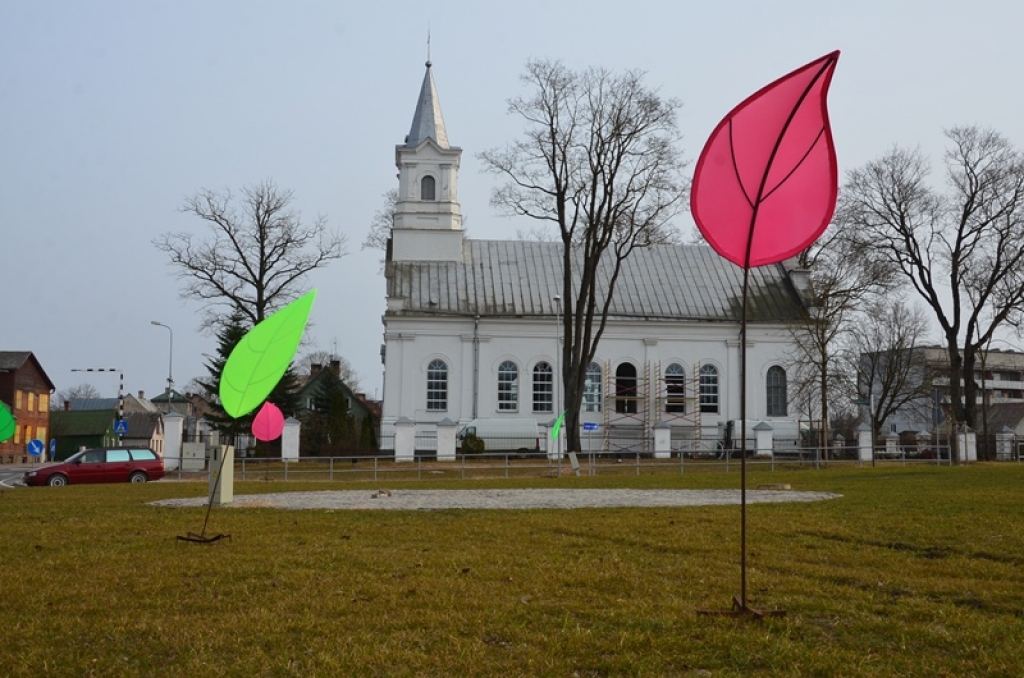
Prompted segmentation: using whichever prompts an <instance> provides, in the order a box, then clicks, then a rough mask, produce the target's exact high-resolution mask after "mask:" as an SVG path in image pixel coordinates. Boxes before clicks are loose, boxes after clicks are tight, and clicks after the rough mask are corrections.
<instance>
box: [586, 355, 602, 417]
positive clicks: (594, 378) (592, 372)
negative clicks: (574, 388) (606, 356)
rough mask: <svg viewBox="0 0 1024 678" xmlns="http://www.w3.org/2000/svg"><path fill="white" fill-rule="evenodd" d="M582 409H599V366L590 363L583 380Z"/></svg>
mask: <svg viewBox="0 0 1024 678" xmlns="http://www.w3.org/2000/svg"><path fill="white" fill-rule="evenodd" d="M583 411H584V412H600V411H601V366H600V365H598V364H597V363H590V365H589V366H588V367H587V376H586V377H585V378H584V381H583Z"/></svg>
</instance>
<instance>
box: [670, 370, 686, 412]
mask: <svg viewBox="0 0 1024 678" xmlns="http://www.w3.org/2000/svg"><path fill="white" fill-rule="evenodd" d="M665 389H666V391H667V396H668V397H667V398H665V411H666V412H671V413H676V414H685V413H686V371H685V370H683V366H682V365H680V364H679V363H672V364H671V365H669V366H668V367H666V368H665Z"/></svg>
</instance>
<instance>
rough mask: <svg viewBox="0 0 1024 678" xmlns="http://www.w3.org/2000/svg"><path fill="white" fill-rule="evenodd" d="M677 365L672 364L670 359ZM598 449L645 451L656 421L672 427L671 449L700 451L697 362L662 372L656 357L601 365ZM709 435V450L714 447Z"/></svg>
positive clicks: (702, 446) (703, 443)
mask: <svg viewBox="0 0 1024 678" xmlns="http://www.w3.org/2000/svg"><path fill="white" fill-rule="evenodd" d="M672 365H678V363H671V364H670V365H669V367H671V366H672ZM602 382H603V383H602V396H603V397H602V399H601V400H602V402H601V412H602V420H603V422H602V423H603V427H602V428H603V435H602V444H601V449H602V451H605V452H609V453H612V454H619V453H629V454H633V453H636V452H643V451H648V450H649V449H650V441H652V440H653V437H654V426H655V425H656V424H658V423H659V422H664V423H667V424H668V425H669V426H671V427H672V451H673V452H678V453H680V454H686V455H687V456H692V455H694V454H698V453H701V452H703V451H705V448H706V447H707V441H706V440H704V436H703V429H702V424H701V408H700V363H697V364H695V365H694V366H693V370H692V371H691V372H690V373H689V374H687V373H686V371H685V369H683V368H681V367H680V369H678V370H676V369H673V370H672V371H671V373H670V374H666V373H665V371H664V370H663V369H662V365H661V363H660V362H657V361H656V362H647V363H644V364H643V365H641V366H640V368H639V369H637V367H636V366H635V365H634V364H633V363H629V362H622V363H619V364H618V366H616V367H613V365H612V364H611V362H610V361H606V362H605V363H604V365H603V370H602ZM714 442H715V441H714V440H713V441H711V447H710V448H709V451H713V450H714Z"/></svg>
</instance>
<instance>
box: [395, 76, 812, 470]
mask: <svg viewBox="0 0 1024 678" xmlns="http://www.w3.org/2000/svg"><path fill="white" fill-rule="evenodd" d="M461 155H462V149H460V148H458V147H456V146H453V145H451V143H450V142H449V139H448V134H447V130H446V128H445V125H444V120H443V117H442V114H441V107H440V103H439V99H438V95H437V89H436V86H435V82H434V78H433V73H432V70H431V64H430V63H429V62H428V63H427V70H426V74H425V76H424V79H423V83H422V86H421V90H420V95H419V100H418V102H417V106H416V110H415V112H414V115H413V122H412V127H411V129H410V131H409V134H408V135H407V136H406V138H405V141H404V143H402V144H400V145H398V146H397V147H396V149H395V163H396V165H397V167H398V172H399V174H398V181H399V185H398V201H397V202H396V205H395V214H394V221H393V227H392V231H391V238H390V241H389V243H388V248H387V253H386V258H385V278H386V283H387V305H386V310H385V313H384V317H383V323H384V343H383V346H382V349H381V350H382V358H383V362H384V397H383V408H382V415H381V439H382V444H381V447H382V449H390V448H389V441H393V436H394V431H395V425H396V423H397V422H402V423H403V424H407V423H409V422H412V423H413V424H414V425H415V427H416V434H417V440H419V439H421V438H423V439H426V438H428V437H429V435H430V433H431V431H433V430H436V427H437V425H438V424H441V423H444V424H451V423H455V424H458V425H460V426H461V425H465V424H466V423H468V422H470V421H471V420H473V419H477V418H530V419H534V420H536V421H537V422H538V423H539V424H544V423H548V422H550V421H552V420H553V419H554V418H555V416H556V412H557V410H558V408H557V407H556V403H559V402H561V401H562V400H563V399H562V396H561V390H562V385H561V383H560V379H558V378H556V376H555V375H558V374H559V372H560V370H559V369H558V361H559V359H560V353H561V352H560V337H559V332H560V324H559V314H560V312H561V308H560V303H559V301H560V299H559V297H558V295H559V292H560V290H561V289H562V283H561V281H562V245H561V243H560V242H534V241H504V240H502V241H496V240H469V239H466V238H465V234H464V231H463V229H462V215H461V210H460V206H459V201H458V170H459V164H460V158H461ZM603 274H604V275H606V276H607V275H608V272H607V271H605V272H604V273H603ZM795 276H796V272H795V271H792V270H790V269H789V268H788V267H787V266H786V265H783V264H779V265H774V266H764V267H760V268H756V269H754V270H753V271H752V272H751V280H750V285H751V288H750V294H749V297H748V298H749V308H748V330H747V347H746V348H747V388H748V397H747V402H748V404H747V407H748V415H747V418H748V420H752V421H755V422H756V421H759V420H760V421H766V422H768V423H769V425H770V423H771V422H772V421H778V420H792V419H795V418H798V417H799V416H800V415H801V413H798V412H795V411H794V403H793V402H791V401H790V397H789V392H788V389H787V379H788V375H789V373H790V370H791V361H792V360H793V356H794V355H795V353H796V352H795V350H794V340H793V334H792V329H793V328H794V327H795V326H796V323H797V322H798V321H800V320H801V319H802V318H804V317H805V314H806V310H805V306H804V303H803V301H802V299H801V297H800V295H799V293H798V291H797V287H796V285H795ZM742 283H743V280H742V271H741V270H740V269H739V268H738V267H736V266H734V265H733V264H731V263H729V262H727V261H726V260H724V259H722V258H721V257H719V256H718V255H717V254H715V252H714V251H712V250H711V248H710V247H707V246H700V245H688V246H683V245H681V246H675V245H672V246H670V245H657V246H650V247H647V248H643V249H639V250H637V251H635V252H634V253H633V254H632V255H631V257H630V259H629V260H627V262H626V264H625V265H624V267H623V269H622V271H621V274H620V278H619V280H618V282H617V286H616V288H615V293H614V297H613V300H612V303H611V310H610V313H609V319H608V324H607V328H606V330H605V333H604V336H603V337H602V339H601V342H600V344H599V346H598V349H597V355H596V358H595V360H594V362H593V363H592V364H591V365H590V366H589V368H588V370H587V375H586V385H585V396H584V402H583V406H582V412H581V418H582V420H583V421H584V422H587V423H589V424H590V428H595V427H596V429H597V431H598V434H597V435H596V436H586V437H585V438H586V440H587V441H589V444H591V445H593V447H592V448H591V449H595V450H604V451H620V450H630V451H632V450H637V451H643V450H645V449H649V444H650V441H651V440H652V437H653V431H654V429H655V427H665V426H667V427H669V428H670V430H671V439H672V443H671V444H672V449H673V450H674V451H678V452H684V451H694V452H698V451H706V450H713V449H715V445H716V443H717V442H718V441H719V440H720V439H721V437H722V435H723V430H724V428H723V427H724V425H725V423H726V422H728V421H729V420H735V419H739V417H740V360H741V353H740V349H741V347H740V308H741V294H742Z"/></svg>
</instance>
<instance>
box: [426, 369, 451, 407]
mask: <svg viewBox="0 0 1024 678" xmlns="http://www.w3.org/2000/svg"><path fill="white" fill-rule="evenodd" d="M427 409H428V410H433V411H435V412H437V411H443V410H447V409H448V364H447V363H445V361H443V360H441V359H439V358H437V359H434V360H431V361H430V364H429V365H427Z"/></svg>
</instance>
